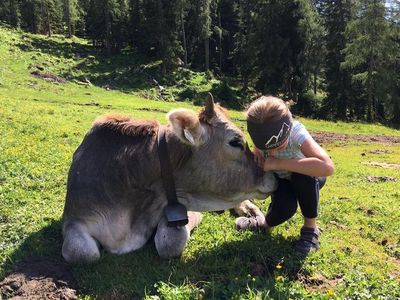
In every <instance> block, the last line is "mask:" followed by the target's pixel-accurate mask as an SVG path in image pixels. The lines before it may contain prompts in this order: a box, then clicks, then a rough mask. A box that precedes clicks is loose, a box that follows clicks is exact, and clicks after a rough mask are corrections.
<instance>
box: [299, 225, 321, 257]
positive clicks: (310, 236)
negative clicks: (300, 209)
mask: <svg viewBox="0 0 400 300" xmlns="http://www.w3.org/2000/svg"><path fill="white" fill-rule="evenodd" d="M320 235H321V230H320V229H319V228H309V227H304V226H303V227H302V228H301V230H300V238H299V240H298V241H297V242H296V246H295V249H296V251H297V252H301V253H309V252H311V251H316V250H318V248H319V237H320Z"/></svg>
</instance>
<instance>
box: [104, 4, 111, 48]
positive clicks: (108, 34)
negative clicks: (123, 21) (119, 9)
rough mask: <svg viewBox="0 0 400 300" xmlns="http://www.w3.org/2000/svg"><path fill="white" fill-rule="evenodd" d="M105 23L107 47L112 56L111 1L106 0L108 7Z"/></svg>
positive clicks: (106, 8)
mask: <svg viewBox="0 0 400 300" xmlns="http://www.w3.org/2000/svg"><path fill="white" fill-rule="evenodd" d="M104 14H105V15H104V21H105V23H106V24H105V27H106V37H105V46H106V51H107V54H108V55H110V54H111V20H110V5H109V0H106V7H105V12H104Z"/></svg>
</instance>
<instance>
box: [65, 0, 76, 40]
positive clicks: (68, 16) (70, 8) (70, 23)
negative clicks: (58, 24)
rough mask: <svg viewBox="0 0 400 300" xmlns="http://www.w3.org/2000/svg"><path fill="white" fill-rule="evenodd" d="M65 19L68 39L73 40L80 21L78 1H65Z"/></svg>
mask: <svg viewBox="0 0 400 300" xmlns="http://www.w3.org/2000/svg"><path fill="white" fill-rule="evenodd" d="M63 9H64V14H63V19H64V22H65V23H66V25H67V33H68V37H69V38H71V37H72V36H73V35H74V34H75V26H76V23H77V21H78V20H79V8H78V1H77V0H63Z"/></svg>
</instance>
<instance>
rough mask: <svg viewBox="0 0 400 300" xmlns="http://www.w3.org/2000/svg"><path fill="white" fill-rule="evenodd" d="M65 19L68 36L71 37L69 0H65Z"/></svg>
mask: <svg viewBox="0 0 400 300" xmlns="http://www.w3.org/2000/svg"><path fill="white" fill-rule="evenodd" d="M65 5H66V19H67V27H68V38H71V37H72V22H71V6H70V2H69V0H66V2H65Z"/></svg>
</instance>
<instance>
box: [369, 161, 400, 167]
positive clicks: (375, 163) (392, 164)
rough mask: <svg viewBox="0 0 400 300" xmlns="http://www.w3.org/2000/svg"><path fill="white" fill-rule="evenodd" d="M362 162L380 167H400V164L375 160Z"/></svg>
mask: <svg viewBox="0 0 400 300" xmlns="http://www.w3.org/2000/svg"><path fill="white" fill-rule="evenodd" d="M362 164H363V165H368V166H373V167H382V168H400V164H394V163H385V162H377V161H369V162H363V163H362Z"/></svg>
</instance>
